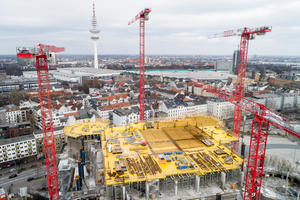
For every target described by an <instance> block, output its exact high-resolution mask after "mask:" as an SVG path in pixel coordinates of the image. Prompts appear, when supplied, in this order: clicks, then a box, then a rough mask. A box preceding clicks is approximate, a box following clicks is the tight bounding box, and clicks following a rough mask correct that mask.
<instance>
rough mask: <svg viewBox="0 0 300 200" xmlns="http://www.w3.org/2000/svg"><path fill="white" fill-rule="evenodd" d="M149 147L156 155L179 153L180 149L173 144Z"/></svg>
mask: <svg viewBox="0 0 300 200" xmlns="http://www.w3.org/2000/svg"><path fill="white" fill-rule="evenodd" d="M149 145H150V146H151V149H152V150H153V151H154V153H155V154H158V153H166V152H172V151H179V149H178V148H177V147H176V146H175V144H174V143H173V142H160V143H153V144H149Z"/></svg>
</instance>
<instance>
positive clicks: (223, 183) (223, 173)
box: [221, 172, 226, 189]
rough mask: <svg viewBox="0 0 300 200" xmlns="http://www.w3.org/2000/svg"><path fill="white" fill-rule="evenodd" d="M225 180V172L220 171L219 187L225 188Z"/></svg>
mask: <svg viewBox="0 0 300 200" xmlns="http://www.w3.org/2000/svg"><path fill="white" fill-rule="evenodd" d="M225 180H226V174H225V172H221V188H222V189H224V188H225Z"/></svg>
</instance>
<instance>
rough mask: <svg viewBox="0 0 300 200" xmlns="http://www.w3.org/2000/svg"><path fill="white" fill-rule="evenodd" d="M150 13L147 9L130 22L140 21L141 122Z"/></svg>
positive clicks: (141, 118)
mask: <svg viewBox="0 0 300 200" xmlns="http://www.w3.org/2000/svg"><path fill="white" fill-rule="evenodd" d="M150 12H151V9H150V8H145V9H144V10H142V11H141V12H140V13H139V14H137V15H136V16H135V17H134V18H133V19H132V20H131V21H130V22H128V25H130V24H132V23H134V22H135V21H137V20H138V19H140V121H143V120H144V119H145V21H148V20H149V13H150Z"/></svg>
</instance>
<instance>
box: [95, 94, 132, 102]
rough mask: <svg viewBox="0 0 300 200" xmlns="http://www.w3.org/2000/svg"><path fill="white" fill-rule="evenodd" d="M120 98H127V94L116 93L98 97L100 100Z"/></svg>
mask: <svg viewBox="0 0 300 200" xmlns="http://www.w3.org/2000/svg"><path fill="white" fill-rule="evenodd" d="M120 98H123V99H125V98H127V94H118V95H113V96H108V97H102V98H99V100H100V101H102V100H106V101H113V100H114V99H116V100H119V99H120Z"/></svg>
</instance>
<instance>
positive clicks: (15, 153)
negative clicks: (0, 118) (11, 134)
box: [0, 135, 37, 163]
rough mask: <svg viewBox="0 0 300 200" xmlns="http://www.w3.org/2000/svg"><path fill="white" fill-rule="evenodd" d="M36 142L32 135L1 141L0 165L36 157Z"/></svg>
mask: <svg viewBox="0 0 300 200" xmlns="http://www.w3.org/2000/svg"><path fill="white" fill-rule="evenodd" d="M36 152H37V150H36V142H35V139H34V137H33V136H32V135H28V136H20V137H15V138H10V139H5V140H0V163H3V162H7V161H12V160H16V159H19V158H24V157H29V156H36V154H37V153H36Z"/></svg>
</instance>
